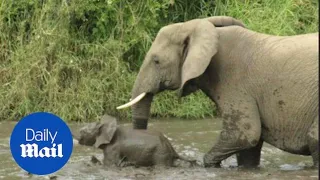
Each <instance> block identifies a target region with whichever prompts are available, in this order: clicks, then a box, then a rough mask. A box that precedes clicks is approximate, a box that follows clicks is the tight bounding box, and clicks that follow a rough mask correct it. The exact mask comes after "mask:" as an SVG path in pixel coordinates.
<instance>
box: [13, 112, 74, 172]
mask: <svg viewBox="0 0 320 180" xmlns="http://www.w3.org/2000/svg"><path fill="white" fill-rule="evenodd" d="M10 149H11V154H12V156H13V158H14V160H15V161H16V163H17V164H18V165H19V166H20V167H21V168H22V169H24V170H25V171H27V172H29V173H31V174H36V175H47V174H51V173H54V172H56V171H58V170H59V169H61V168H62V167H63V166H64V165H65V164H66V163H67V161H68V160H69V158H70V156H71V154H72V149H73V140H72V134H71V131H70V129H69V127H68V126H67V125H66V123H65V122H64V121H63V120H62V119H60V118H59V117H58V116H56V115H54V114H51V113H46V112H37V113H33V114H30V115H28V116H26V117H24V118H23V119H21V120H20V121H19V122H18V123H17V125H16V126H15V128H14V129H13V131H12V134H11V138H10Z"/></svg>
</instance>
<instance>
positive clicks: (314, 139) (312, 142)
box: [308, 116, 319, 168]
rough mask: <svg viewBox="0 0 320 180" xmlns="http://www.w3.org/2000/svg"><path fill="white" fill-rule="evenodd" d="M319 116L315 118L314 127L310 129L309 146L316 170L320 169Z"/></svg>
mask: <svg viewBox="0 0 320 180" xmlns="http://www.w3.org/2000/svg"><path fill="white" fill-rule="evenodd" d="M318 124H319V116H317V117H316V118H315V121H314V122H313V124H312V126H311V127H310V129H309V132H308V144H309V150H310V153H311V156H312V159H313V166H314V167H315V168H318V167H319V133H318V131H319V129H318Z"/></svg>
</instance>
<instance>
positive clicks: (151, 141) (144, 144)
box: [123, 128, 177, 166]
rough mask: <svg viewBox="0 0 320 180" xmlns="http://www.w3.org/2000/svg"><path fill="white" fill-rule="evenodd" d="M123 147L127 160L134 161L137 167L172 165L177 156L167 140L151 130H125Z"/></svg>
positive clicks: (159, 133)
mask: <svg viewBox="0 0 320 180" xmlns="http://www.w3.org/2000/svg"><path fill="white" fill-rule="evenodd" d="M123 147H126V148H124V150H125V151H126V152H123V153H125V154H128V155H130V157H129V156H128V160H131V161H136V162H137V164H138V165H143V166H149V165H156V164H157V165H159V164H162V165H168V166H171V165H172V164H173V160H174V159H176V158H177V154H176V152H175V151H174V149H173V147H172V146H171V144H170V142H169V140H168V139H167V138H166V137H164V135H163V134H162V133H161V132H157V131H151V130H135V129H131V128H130V129H127V135H126V138H125V140H124V141H123Z"/></svg>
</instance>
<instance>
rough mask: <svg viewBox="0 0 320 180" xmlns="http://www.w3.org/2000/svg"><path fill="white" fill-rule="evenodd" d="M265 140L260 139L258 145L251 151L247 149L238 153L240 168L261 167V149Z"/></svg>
mask: <svg viewBox="0 0 320 180" xmlns="http://www.w3.org/2000/svg"><path fill="white" fill-rule="evenodd" d="M262 145H263V140H262V139H260V141H259V142H258V144H257V145H256V146H255V147H253V148H249V149H245V150H242V151H240V152H239V153H237V162H238V166H241V167H245V168H252V167H257V166H259V165H260V157H261V148H262Z"/></svg>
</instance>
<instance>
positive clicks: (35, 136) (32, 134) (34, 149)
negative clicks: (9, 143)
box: [20, 128, 63, 158]
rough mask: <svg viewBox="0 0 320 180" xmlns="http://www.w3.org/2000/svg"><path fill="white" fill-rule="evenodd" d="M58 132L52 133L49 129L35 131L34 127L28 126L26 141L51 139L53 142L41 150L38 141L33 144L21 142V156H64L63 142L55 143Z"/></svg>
mask: <svg viewBox="0 0 320 180" xmlns="http://www.w3.org/2000/svg"><path fill="white" fill-rule="evenodd" d="M57 134H58V132H57V131H56V132H55V133H51V132H50V131H49V129H44V130H43V132H42V131H35V130H33V129H30V128H27V129H26V141H27V142H32V141H34V140H35V141H37V142H41V141H50V142H51V144H52V147H51V148H49V147H44V148H41V149H40V150H39V146H38V144H36V143H33V144H21V145H20V147H21V156H22V157H30V158H31V157H35V158H37V157H41V158H43V157H48V158H49V157H60V158H62V157H63V152H62V144H58V145H57V144H56V143H54V140H55V138H56V137H57Z"/></svg>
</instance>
